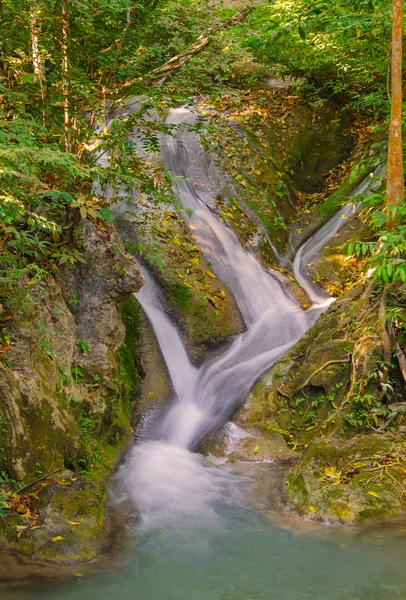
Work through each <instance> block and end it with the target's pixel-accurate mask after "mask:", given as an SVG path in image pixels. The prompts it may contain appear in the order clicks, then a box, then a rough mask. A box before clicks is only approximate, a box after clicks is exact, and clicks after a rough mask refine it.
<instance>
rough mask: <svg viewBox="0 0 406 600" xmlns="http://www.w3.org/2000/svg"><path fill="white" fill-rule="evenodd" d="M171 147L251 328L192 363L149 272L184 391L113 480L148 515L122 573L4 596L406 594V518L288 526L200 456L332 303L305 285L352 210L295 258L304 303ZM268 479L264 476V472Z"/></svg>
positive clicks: (125, 598)
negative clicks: (377, 523) (346, 525)
mask: <svg viewBox="0 0 406 600" xmlns="http://www.w3.org/2000/svg"><path fill="white" fill-rule="evenodd" d="M169 120H170V122H171V123H175V124H182V123H188V122H191V121H192V120H193V116H192V115H191V114H190V113H189V112H188V111H187V110H185V109H177V110H174V111H172V112H171V114H170V117H169ZM180 137H181V136H180ZM163 155H164V160H165V163H166V165H167V167H168V168H169V169H170V170H171V172H172V174H173V175H176V176H177V177H176V183H175V186H176V192H177V194H178V196H179V198H180V200H181V202H182V205H183V207H184V208H185V209H190V210H191V211H192V212H191V215H192V216H191V217H190V225H191V227H193V229H194V233H195V235H196V237H197V239H198V243H199V244H200V246H201V247H202V249H203V251H204V254H205V256H206V258H207V259H209V260H210V261H211V267H210V268H211V269H212V270H213V271H214V272H215V273H216V274H217V276H218V277H219V278H220V279H221V280H222V281H224V283H225V284H226V285H227V287H228V288H229V290H230V291H231V292H232V293H233V294H234V297H235V298H236V301H237V303H238V307H239V309H240V311H241V314H242V315H243V318H244V321H245V324H246V330H245V331H244V332H243V333H242V334H240V335H238V336H236V337H235V338H234V339H233V340H232V341H231V343H230V345H229V346H228V347H227V348H226V349H225V350H224V351H223V352H222V354H220V355H219V356H216V357H213V358H211V359H209V360H207V361H206V362H205V363H204V364H203V365H201V366H200V367H195V366H194V365H192V364H191V362H190V360H189V357H188V353H187V350H186V349H185V347H184V344H183V341H182V338H181V336H180V334H179V332H178V330H177V328H176V326H175V325H174V323H172V322H171V320H170V318H169V317H168V315H167V314H166V312H165V309H164V305H163V302H162V298H161V293H160V290H159V288H158V286H157V284H156V283H155V282H154V280H153V279H152V278H151V277H150V276H149V275H148V273H147V272H145V273H144V275H145V279H146V283H145V285H144V287H143V288H142V289H141V291H140V292H139V293H138V294H137V298H138V300H139V302H140V304H141V305H142V306H143V308H144V310H145V312H146V314H147V316H148V318H149V320H150V322H151V324H152V326H153V328H154V331H155V333H156V336H157V339H158V342H159V345H160V347H161V350H162V354H163V356H164V359H165V361H166V364H167V367H168V371H169V374H170V377H171V380H172V383H173V388H174V391H175V397H174V399H173V401H172V402H171V403H170V405H169V407H167V408H166V409H165V410H163V411H162V412H160V413H159V414H158V415H154V417H153V418H152V419H151V420H150V421H149V424H148V426H147V427H146V428H144V430H143V433H142V437H141V439H140V440H139V441H138V442H137V443H136V444H135V445H134V448H133V450H132V451H131V453H130V455H129V456H128V458H127V460H126V461H125V463H124V465H123V466H122V467H121V469H120V471H119V473H118V475H117V477H116V487H115V491H114V497H115V500H116V501H117V502H118V503H120V502H122V501H126V503H127V501H128V500H130V502H131V503H133V504H134V505H135V506H136V507H137V511H138V514H139V522H138V525H137V532H136V538H135V545H134V549H133V551H132V553H131V556H130V557H129V560H128V563H127V564H126V566H125V567H123V569H121V570H119V571H114V572H112V573H105V574H103V575H100V574H94V575H91V576H87V577H84V578H78V579H76V580H75V581H73V582H72V581H71V582H69V583H67V584H64V585H61V586H60V587H58V588H57V589H55V587H51V588H50V589H46V588H40V589H31V590H25V591H23V590H13V589H8V590H6V591H5V594H4V592H3V589H4V588H3V589H2V588H1V586H0V592H1V593H2V596H1V597H2V598H5V599H6V600H35V599H38V598H41V600H42V599H43V600H47V599H48V598H49V599H51V598H52V599H55V598H56V599H57V600H96V599H97V600H99V599H100V598H102V599H103V600H110V599H112V600H113V599H114V600H130V599H131V600H132V599H134V600H147V599H148V600H265V599H266V600H310V599H311V600H378V599H379V600H395V599H399V600H400V599H403V600H405V598H406V573H405V570H404V568H403V563H404V558H405V557H406V542H405V533H406V526H405V525H403V527H400V526H398V527H397V528H396V529H395V530H393V531H395V532H396V533H395V534H393V532H392V530H391V529H390V528H386V529H385V528H383V529H382V528H379V527H375V528H374V527H371V528H370V529H369V530H366V531H363V532H359V531H357V530H351V531H349V530H345V529H343V528H334V527H330V528H321V527H320V528H318V529H317V528H310V529H308V528H306V527H304V526H298V525H297V526H296V528H295V527H293V528H290V527H282V526H278V525H277V524H275V521H273V520H271V519H270V518H269V517H268V516H267V514H266V513H261V512H258V510H256V509H255V507H253V506H252V505H250V503H249V501H247V498H248V497H249V495H250V494H249V491H248V490H249V489H250V485H251V484H250V479H249V477H247V475H246V473H244V474H243V475H241V473H240V472H238V471H236V470H235V469H234V470H233V469H230V467H216V466H214V465H211V464H210V463H208V462H207V461H206V459H204V458H203V457H202V456H201V455H199V454H197V453H195V452H194V451H193V450H194V449H195V448H196V447H197V446H198V444H199V443H200V441H201V440H202V439H203V438H204V437H205V436H206V435H208V434H209V433H210V432H211V431H212V430H213V429H214V428H215V427H216V426H217V425H219V424H221V423H222V422H224V421H225V420H226V419H227V417H228V416H229V415H230V414H231V413H232V411H233V409H234V408H235V407H236V406H237V405H238V403H240V402H241V401H242V400H243V399H244V397H245V396H246V395H247V393H248V391H249V389H250V388H251V387H252V385H253V383H254V382H255V381H256V380H257V379H258V378H259V377H260V376H261V374H262V373H263V372H264V371H266V370H267V369H268V368H269V367H270V366H271V365H272V364H273V363H275V362H276V361H277V360H278V359H279V358H280V357H281V356H282V355H283V354H285V353H286V351H287V350H288V349H289V348H290V347H291V346H292V345H293V344H294V343H295V342H296V341H297V340H298V339H299V338H300V337H301V336H302V335H303V333H304V332H305V331H306V330H307V329H308V328H309V327H310V326H311V325H312V323H313V322H314V321H315V319H316V318H317V317H318V316H319V314H320V313H321V312H322V310H324V309H325V308H326V307H327V306H328V304H329V303H330V302H331V298H329V297H328V296H326V295H325V294H323V293H321V292H320V290H317V288H315V287H314V285H313V284H312V283H311V281H310V280H309V278H308V276H307V274H306V263H307V262H308V260H310V258H311V257H312V256H313V255H314V254H315V253H316V252H318V251H319V250H320V249H321V248H322V247H323V246H324V245H325V244H326V243H328V241H329V240H330V239H331V238H332V236H333V235H334V234H335V233H336V232H337V231H338V229H339V228H340V226H341V224H342V223H344V220H343V214H344V215H347V216H348V215H349V214H350V213H349V212H348V213H341V212H340V213H338V214H337V215H335V216H334V217H333V218H332V219H331V220H330V221H329V223H328V224H327V225H326V226H324V227H323V228H322V229H320V231H319V232H318V233H316V234H315V235H314V236H313V237H312V238H311V239H310V240H309V241H308V242H307V243H306V244H305V245H304V246H303V247H302V248H301V249H300V250H299V252H298V254H297V256H296V259H295V262H294V269H295V275H296V278H297V279H298V281H299V282H300V283H301V285H302V286H303V288H305V289H306V291H307V292H308V294H309V297H310V298H311V300H312V301H313V306H312V308H311V309H309V310H307V311H303V310H302V309H301V308H300V306H299V305H298V303H297V302H296V301H295V300H294V299H292V297H290V296H289V295H288V294H287V292H286V291H285V290H284V288H283V286H282V285H281V283H280V281H279V280H278V279H276V278H275V277H273V276H272V274H270V273H268V272H266V271H265V270H264V269H263V267H262V266H261V265H260V264H259V263H258V262H257V260H256V259H255V258H254V257H253V256H252V255H251V254H249V253H248V252H247V251H246V250H244V249H243V248H242V247H241V245H240V243H239V241H238V239H237V238H236V236H235V235H234V233H233V232H232V231H231V230H230V229H229V228H228V227H227V226H226V225H224V224H223V223H222V222H221V221H220V219H219V218H218V217H217V216H216V215H215V214H214V213H213V212H212V211H211V210H210V208H208V206H206V204H205V203H204V202H203V201H202V200H201V199H200V198H199V197H198V196H197V194H196V191H195V188H194V186H193V184H192V183H191V182H190V181H189V173H188V156H187V152H186V150H185V148H184V147H183V146H182V144H181V143H180V141H179V139H175V138H173V137H167V138H165V140H164V142H163ZM344 210H347V209H344ZM349 210H350V208H349V207H348V211H349ZM254 468H255V467H254ZM267 468H268V467H267ZM261 477H262V478H263V479H264V481H266V478H267V475H266V471H264V472H263V473H262V475H261ZM268 485H272V480H270V482H269V484H268ZM265 487H266V486H265ZM254 504H255V503H254Z"/></svg>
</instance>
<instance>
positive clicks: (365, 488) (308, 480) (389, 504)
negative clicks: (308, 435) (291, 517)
mask: <svg viewBox="0 0 406 600" xmlns="http://www.w3.org/2000/svg"><path fill="white" fill-rule="evenodd" d="M392 451H393V442H392V441H391V440H388V439H386V438H384V437H382V436H379V435H378V436H371V435H369V436H360V437H356V438H353V439H350V440H339V439H336V438H328V439H325V440H323V441H320V440H317V441H315V442H314V443H313V444H311V445H310V447H309V449H308V450H307V451H306V452H305V453H304V454H303V456H302V458H301V460H300V462H299V464H298V465H296V466H295V467H293V469H291V471H290V472H289V475H288V478H287V481H286V484H287V485H286V493H287V501H288V504H289V505H290V506H293V507H294V508H296V509H299V510H300V511H301V512H303V513H305V514H307V515H312V516H313V517H316V518H318V519H326V520H329V521H340V522H342V523H347V524H353V523H361V522H364V521H366V520H369V519H377V518H381V517H386V516H391V515H394V514H397V513H399V512H401V511H402V510H404V509H405V508H406V497H405V496H404V494H403V493H402V492H401V488H400V486H397V485H396V484H394V481H393V479H392V478H393V477H396V478H398V479H399V481H400V478H399V476H400V477H401V478H403V476H402V475H401V468H400V467H399V468H398V469H396V468H395V469H394V470H393V471H392V473H391V474H390V475H388V474H387V472H386V470H385V466H384V465H385V463H386V464H387V461H388V457H389V456H390V455H391V452H392ZM380 463H382V476H380V477H379V478H378V477H376V478H374V473H375V472H376V471H377V470H379V464H380ZM377 465H378V466H377ZM396 471H399V472H396Z"/></svg>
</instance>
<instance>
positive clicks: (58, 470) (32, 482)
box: [15, 467, 65, 494]
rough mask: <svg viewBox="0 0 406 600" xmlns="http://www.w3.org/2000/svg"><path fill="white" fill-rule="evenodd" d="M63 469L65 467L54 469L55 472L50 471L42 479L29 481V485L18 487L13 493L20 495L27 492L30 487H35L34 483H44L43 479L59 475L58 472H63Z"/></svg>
mask: <svg viewBox="0 0 406 600" xmlns="http://www.w3.org/2000/svg"><path fill="white" fill-rule="evenodd" d="M64 469H65V467H61V468H60V469H55V471H51V472H50V473H47V474H46V475H43V476H42V477H38V479H35V481H31V483H27V484H26V485H23V486H22V487H20V488H19V489H18V490H17V491H16V492H15V493H16V494H21V492H24V491H25V490H27V489H28V488H30V487H31V486H33V485H35V484H36V483H39V482H40V481H44V479H48V477H50V476H51V475H54V474H55V473H59V472H60V471H63V470H64Z"/></svg>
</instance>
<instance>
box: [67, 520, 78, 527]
mask: <svg viewBox="0 0 406 600" xmlns="http://www.w3.org/2000/svg"><path fill="white" fill-rule="evenodd" d="M68 523H69V525H72V527H77V526H78V525H80V523H78V522H76V521H68Z"/></svg>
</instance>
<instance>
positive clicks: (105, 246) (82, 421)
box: [0, 222, 142, 559]
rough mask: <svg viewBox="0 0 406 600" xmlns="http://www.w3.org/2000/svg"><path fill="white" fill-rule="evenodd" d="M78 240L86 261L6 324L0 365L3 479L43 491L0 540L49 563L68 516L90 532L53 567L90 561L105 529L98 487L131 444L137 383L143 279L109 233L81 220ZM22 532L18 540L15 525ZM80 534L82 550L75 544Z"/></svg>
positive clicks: (0, 532)
mask: <svg viewBox="0 0 406 600" xmlns="http://www.w3.org/2000/svg"><path fill="white" fill-rule="evenodd" d="M80 236H81V239H82V242H83V257H84V259H85V261H86V263H84V264H82V263H76V264H75V265H74V266H73V267H69V268H66V269H64V270H63V272H61V273H60V276H59V277H58V279H57V280H56V279H55V280H53V281H51V282H50V283H49V284H48V285H47V287H44V290H43V292H42V294H41V297H40V298H39V299H38V301H37V302H36V304H35V305H33V306H32V307H31V309H30V310H29V311H27V312H24V313H23V312H21V313H18V314H14V315H12V318H11V319H9V320H7V321H5V324H6V327H5V328H4V329H3V333H4V332H5V334H7V337H8V338H9V339H10V340H11V346H12V349H11V350H10V351H7V352H4V353H3V354H2V361H1V362H0V399H1V401H0V462H1V470H2V479H3V480H6V481H7V480H8V479H11V480H17V481H21V482H23V485H24V486H25V485H26V484H30V482H34V481H36V480H41V482H42V481H45V483H46V487H44V491H43V492H42V493H41V494H38V490H37V489H36V488H38V485H36V486H34V488H30V487H27V488H24V491H27V492H31V491H33V489H36V492H37V493H36V494H35V496H36V497H37V499H36V500H35V501H34V502H32V498H31V500H30V501H28V500H27V501H25V500H24V499H23V498H21V499H20V500H21V501H20V500H19V503H20V504H21V506H22V507H24V506H25V505H27V507H29V508H30V510H29V511H28V513H27V512H26V515H27V517H26V518H21V517H20V516H17V513H18V512H20V513H21V510H23V509H21V510H17V511H16V513H14V514H13V515H11V518H10V517H8V521H9V526H8V527H7V528H6V527H1V526H0V541H1V536H2V535H3V542H5V543H7V544H8V545H10V544H11V545H13V546H15V547H16V548H17V549H18V548H21V549H23V550H26V551H29V552H33V553H34V554H37V555H39V556H47V555H48V553H47V547H49V548H50V546H48V544H49V542H50V541H51V539H52V538H53V535H54V534H55V535H64V534H66V531H65V532H64V528H62V530H61V525H62V521H63V522H64V525H65V528H66V523H67V519H66V518H64V515H65V514H66V515H67V518H68V520H69V519H70V520H72V521H80V519H79V518H77V517H78V514H79V513H80V514H82V516H85V518H86V519H90V520H91V523H90V524H89V523H88V525H91V526H89V527H88V533H87V534H83V532H78V533H72V536H71V537H72V543H71V544H70V546H71V551H67V547H68V546H69V544H65V545H64V546H65V548H64V550H63V552H62V554H60V553H59V551H56V549H55V544H54V545H53V549H52V552H51V556H52V558H54V559H55V558H56V559H58V558H64V557H65V555H66V558H69V559H72V558H75V557H76V556H77V555H78V554H81V555H83V556H84V557H86V558H91V557H92V543H93V542H92V539H93V538H94V536H95V534H96V533H97V534H99V533H100V529H101V528H102V526H103V524H104V510H103V504H104V496H105V480H106V478H107V476H108V475H109V473H110V470H111V467H112V465H113V464H114V463H115V462H116V460H117V459H118V457H119V456H120V454H121V452H122V450H123V448H124V447H126V446H127V444H128V442H129V440H130V439H131V427H130V413H131V407H130V401H131V392H132V391H133V390H134V389H135V385H136V383H137V379H138V374H137V370H136V365H135V345H136V340H135V337H136V335H137V332H136V328H137V318H138V314H137V310H138V309H137V306H136V303H135V302H134V301H132V300H131V295H132V293H133V292H135V291H137V290H138V289H139V288H140V287H141V285H142V276H141V275H140V273H139V271H138V268H137V266H136V264H135V263H134V262H133V261H132V260H131V259H130V258H129V257H128V255H126V254H125V253H124V250H123V247H122V245H121V242H120V241H119V239H118V237H117V234H116V233H115V230H110V231H109V232H106V231H101V230H99V229H98V228H97V227H96V226H95V225H94V224H92V223H90V222H87V223H85V225H84V226H83V229H82V231H81V232H80ZM123 315H124V318H125V321H126V323H123V318H122V316H123ZM126 325H127V327H126ZM125 342H126V343H125ZM72 472H75V473H76V477H73V473H72ZM47 475H49V477H46V476H47ZM61 477H62V480H63V481H61ZM49 481H51V483H50V484H48V482H49ZM0 482H1V479H0ZM66 482H68V484H67V485H66ZM61 486H64V487H61ZM40 487H41V486H40ZM61 491H63V494H62V496H63V497H64V498H65V501H64V502H62V503H61V502H59V500H61V498H60V499H59V500H58V496H60V494H61ZM90 492H91V493H90ZM89 502H90V504H89ZM55 503H56V504H55ZM58 503H59V504H58ZM86 504H87V509H86V510H85V509H84V507H86ZM90 505H92V506H93V505H94V506H93V508H94V509H95V510H92V506H90ZM75 511H76V513H77V514H76V515H75ZM56 513H58V519H57V520H58V522H60V525H59V527H57V528H56V529H58V531H56V530H55V531H54V529H55V527H54V525H55V519H54V517H55V515H56ZM52 515H53V516H52ZM38 525H39V526H40V527H41V529H39V528H38V529H36V528H35V527H37V526H38ZM26 526H27V529H26V530H25V529H24V535H23V536H21V537H20V538H17V533H18V531H19V530H18V529H17V530H16V529H15V528H14V527H17V528H18V527H26ZM33 526H34V529H32V528H33ZM78 529H80V527H78ZM16 531H17V533H16ZM78 535H79V537H81V539H82V538H83V539H82V542H83V543H79V541H78V540H76V541H75V542H73V538H75V537H76V538H77V537H78ZM84 538H86V540H85V541H83V540H84ZM87 538H90V542H89V539H87ZM89 544H90V545H89ZM51 546H52V544H51ZM84 547H86V548H87V549H86V550H85V551H84ZM58 555H59V556H58Z"/></svg>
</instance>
